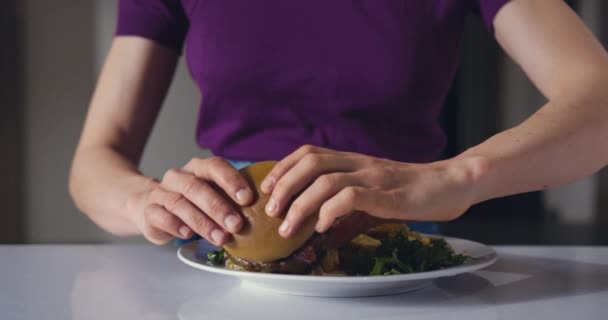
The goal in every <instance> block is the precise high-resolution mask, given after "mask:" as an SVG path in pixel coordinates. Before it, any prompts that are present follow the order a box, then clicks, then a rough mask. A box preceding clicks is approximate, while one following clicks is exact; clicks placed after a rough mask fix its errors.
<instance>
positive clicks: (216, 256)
mask: <svg viewBox="0 0 608 320" xmlns="http://www.w3.org/2000/svg"><path fill="white" fill-rule="evenodd" d="M207 259H209V262H211V264H213V265H214V266H219V265H223V264H224V248H221V249H220V250H217V251H211V252H209V253H207Z"/></svg>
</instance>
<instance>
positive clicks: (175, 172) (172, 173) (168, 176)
mask: <svg viewBox="0 0 608 320" xmlns="http://www.w3.org/2000/svg"><path fill="white" fill-rule="evenodd" d="M179 173H180V170H179V169H177V168H171V169H169V170H167V172H165V174H164V175H163V181H162V182H163V183H166V182H167V181H173V180H174V179H175V178H176V177H177V176H179Z"/></svg>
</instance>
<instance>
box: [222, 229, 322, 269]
mask: <svg viewBox="0 0 608 320" xmlns="http://www.w3.org/2000/svg"><path fill="white" fill-rule="evenodd" d="M324 238H325V237H324V235H322V234H315V235H313V236H312V237H311V238H310V239H309V240H308V241H307V242H306V243H305V244H304V245H303V246H302V247H301V248H300V249H298V250H297V251H296V252H294V253H293V254H292V255H290V256H288V257H285V258H283V259H279V260H276V261H272V262H254V261H248V260H245V259H242V258H239V257H235V256H231V255H230V254H228V253H227V252H225V253H224V254H225V259H226V267H227V268H230V269H235V270H246V271H255V272H266V273H287V274H307V273H309V272H310V271H311V270H312V269H313V268H314V267H315V266H316V265H317V264H318V263H319V261H320V260H321V258H322V255H323V241H324Z"/></svg>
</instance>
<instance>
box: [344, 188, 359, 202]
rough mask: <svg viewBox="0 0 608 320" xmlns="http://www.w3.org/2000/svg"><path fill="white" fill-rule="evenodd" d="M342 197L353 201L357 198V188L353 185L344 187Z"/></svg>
mask: <svg viewBox="0 0 608 320" xmlns="http://www.w3.org/2000/svg"><path fill="white" fill-rule="evenodd" d="M343 192H344V199H345V200H346V201H348V202H351V203H352V202H355V201H356V200H357V198H359V190H358V189H357V188H355V187H346V188H344V191H343Z"/></svg>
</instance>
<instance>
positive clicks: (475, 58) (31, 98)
mask: <svg viewBox="0 0 608 320" xmlns="http://www.w3.org/2000/svg"><path fill="white" fill-rule="evenodd" d="M568 3H569V4H570V5H571V6H572V7H573V8H574V9H575V10H576V11H577V12H578V13H579V14H580V15H581V16H582V17H583V19H584V20H585V22H586V24H587V25H588V26H589V27H590V28H591V29H592V31H593V32H594V33H595V34H596V35H597V36H598V37H599V38H600V39H601V40H602V43H603V44H604V47H606V46H607V45H608V3H607V2H606V1H603V0H584V1H583V0H581V1H568ZM115 12H116V7H115V1H108V0H81V1H68V0H54V1H40V0H2V1H1V2H0V39H3V40H2V47H1V49H0V145H1V146H2V152H1V156H0V168H1V170H2V174H0V176H1V177H2V178H3V179H2V183H0V203H1V204H2V206H3V210H2V214H0V217H1V219H2V220H1V221H0V243H100V242H131V241H142V240H141V239H139V238H130V239H124V238H116V237H113V236H112V235H110V234H107V233H105V232H104V231H102V230H101V229H99V228H97V227H96V226H95V225H94V224H93V223H91V222H90V221H89V220H88V219H87V218H86V217H85V216H84V215H82V214H81V213H79V212H78V210H77V209H76V208H75V207H74V205H73V204H72V201H71V199H70V197H69V194H68V191H67V190H68V188H67V177H68V171H69V167H70V162H71V157H72V153H73V151H74V148H75V146H76V143H77V140H78V136H79V132H80V129H81V126H82V123H83V120H84V116H85V113H86V111H87V106H88V102H89V99H90V96H91V93H92V91H93V89H94V85H95V81H96V78H97V74H98V72H99V70H100V68H101V65H102V63H103V60H104V57H105V54H106V52H107V50H108V48H109V45H110V43H111V40H112V35H113V30H114V22H115ZM461 60H462V61H461V68H460V71H459V73H458V76H457V78H456V80H455V82H454V85H453V88H452V91H451V94H450V96H449V98H448V99H447V101H446V106H445V109H444V113H443V115H442V119H441V121H442V123H443V126H444V128H445V130H446V132H447V133H448V136H449V139H450V140H449V144H448V147H447V148H446V150H445V154H444V156H445V157H450V156H453V155H455V154H458V153H459V152H461V151H462V150H465V149H466V148H468V147H470V146H472V145H475V144H477V143H479V142H481V141H483V140H484V139H486V138H487V137H489V136H490V135H492V134H493V133H495V132H497V131H499V130H503V129H505V128H509V127H512V126H514V125H516V124H518V123H519V122H520V121H522V120H523V119H525V118H526V117H527V116H529V115H530V114H531V113H533V112H534V111H535V110H537V108H538V107H539V106H541V105H542V103H543V102H544V98H543V97H542V95H541V94H539V92H538V91H537V90H536V89H535V88H534V87H533V86H532V85H531V83H530V82H529V81H528V80H527V79H526V77H525V75H524V74H523V73H522V71H521V70H520V69H519V68H518V66H516V65H515V64H514V63H513V62H512V61H510V60H509V58H508V57H506V56H505V55H504V53H503V52H502V51H501V50H500V49H499V47H498V46H497V44H496V43H495V41H494V39H493V37H492V35H491V34H489V33H488V31H487V30H486V29H485V28H484V27H483V25H482V23H481V21H480V20H479V19H478V18H477V17H475V16H471V17H470V19H468V22H467V28H466V33H465V38H464V41H463V47H462V59H461ZM607 89H608V88H607ZM198 101H199V96H198V92H197V90H196V87H195V86H194V84H193V83H192V82H191V80H190V78H189V74H188V72H187V70H186V68H185V66H184V63H183V61H182V62H181V63H180V65H179V68H178V72H177V74H176V76H175V79H174V82H173V85H172V87H171V90H170V94H169V96H168V98H167V99H166V102H165V107H164V109H163V112H162V114H161V116H160V118H159V120H158V122H157V124H156V127H155V129H154V132H153V135H152V137H151V139H150V140H149V142H148V145H147V148H146V151H145V155H144V158H143V163H142V170H143V172H144V173H145V174H147V175H150V176H155V177H161V176H162V174H163V173H164V171H165V170H166V169H168V168H171V167H175V166H180V165H183V164H184V163H185V162H186V161H187V160H189V159H190V158H192V157H195V156H196V157H204V156H208V155H209V153H208V152H207V151H206V150H200V149H198V148H197V146H196V144H195V141H194V127H195V122H194V121H195V119H196V113H197V111H198ZM606 227H608V171H607V170H604V171H603V172H600V173H598V174H596V175H594V176H593V177H590V178H587V179H583V180H580V181H577V182H575V183H573V184H571V185H568V186H564V187H560V188H555V189H550V190H544V191H542V192H533V193H528V194H523V195H517V196H512V197H506V198H501V199H496V200H491V201H488V202H485V203H482V204H479V205H476V206H474V207H473V208H471V209H470V212H469V213H468V214H466V215H464V216H463V217H462V218H461V219H459V220H457V221H454V222H450V223H446V224H443V225H442V229H443V230H444V232H445V233H447V234H449V235H456V236H461V237H466V238H471V239H475V240H478V241H483V242H487V243H490V244H506V243H509V244H524V243H528V244H604V245H605V244H608V233H606V232H602V230H605V229H606Z"/></svg>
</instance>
